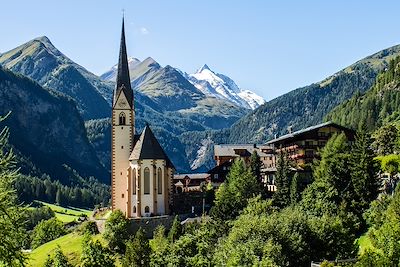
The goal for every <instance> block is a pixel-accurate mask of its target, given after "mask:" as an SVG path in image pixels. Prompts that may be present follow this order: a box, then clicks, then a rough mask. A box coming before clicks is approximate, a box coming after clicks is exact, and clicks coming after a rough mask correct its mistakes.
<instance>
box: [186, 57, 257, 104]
mask: <svg viewBox="0 0 400 267" xmlns="http://www.w3.org/2000/svg"><path fill="white" fill-rule="evenodd" d="M181 73H182V72H181ZM183 75H184V77H185V78H186V79H188V80H189V81H190V82H191V83H192V84H193V85H194V86H195V87H196V88H197V89H199V90H200V91H201V92H203V93H204V94H205V95H209V96H214V97H217V98H221V99H226V100H228V101H230V102H233V103H235V104H237V105H239V106H242V107H244V108H248V109H255V108H257V107H258V106H260V105H262V104H264V103H265V100H264V99H263V98H262V97H261V96H259V95H257V94H255V93H254V92H251V91H249V90H243V89H241V88H239V86H237V84H236V83H235V82H234V81H233V80H232V79H231V78H229V77H228V76H226V75H223V74H219V73H215V72H214V71H212V70H211V69H210V67H208V66H207V64H204V65H203V66H202V67H201V68H200V69H199V70H198V71H197V72H196V73H193V74H187V73H183Z"/></svg>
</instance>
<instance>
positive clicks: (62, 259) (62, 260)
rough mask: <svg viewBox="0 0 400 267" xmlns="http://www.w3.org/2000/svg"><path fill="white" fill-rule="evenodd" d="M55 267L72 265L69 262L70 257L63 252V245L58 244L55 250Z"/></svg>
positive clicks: (69, 266)
mask: <svg viewBox="0 0 400 267" xmlns="http://www.w3.org/2000/svg"><path fill="white" fill-rule="evenodd" d="M52 266H53V267H72V265H71V264H70V263H69V262H68V258H67V257H66V256H65V255H64V254H63V252H62V250H61V247H60V246H57V248H56V249H55V251H54V257H53V265H52Z"/></svg>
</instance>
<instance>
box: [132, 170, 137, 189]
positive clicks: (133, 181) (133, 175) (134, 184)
mask: <svg viewBox="0 0 400 267" xmlns="http://www.w3.org/2000/svg"><path fill="white" fill-rule="evenodd" d="M132 172H133V173H132V194H133V195H136V169H133V170H132Z"/></svg>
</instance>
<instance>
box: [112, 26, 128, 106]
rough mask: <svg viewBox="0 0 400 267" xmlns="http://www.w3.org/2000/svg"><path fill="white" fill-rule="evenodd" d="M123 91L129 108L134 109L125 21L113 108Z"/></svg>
mask: <svg viewBox="0 0 400 267" xmlns="http://www.w3.org/2000/svg"><path fill="white" fill-rule="evenodd" d="M121 91H123V92H124V94H125V96H126V98H127V101H128V104H129V106H130V107H131V108H133V90H132V88H131V79H130V77H129V67H128V55H127V53H126V44H125V26H124V19H122V32H121V44H120V49H119V60H118V72H117V85H116V88H115V90H114V96H113V107H114V106H115V103H116V101H117V99H118V96H119V95H120V93H121Z"/></svg>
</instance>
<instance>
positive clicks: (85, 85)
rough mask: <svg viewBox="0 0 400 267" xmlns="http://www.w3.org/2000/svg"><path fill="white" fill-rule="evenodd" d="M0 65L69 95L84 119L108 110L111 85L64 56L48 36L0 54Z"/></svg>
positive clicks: (105, 113) (103, 113)
mask: <svg viewBox="0 0 400 267" xmlns="http://www.w3.org/2000/svg"><path fill="white" fill-rule="evenodd" d="M0 65H2V66H3V67H4V68H7V69H10V70H11V71H13V72H15V73H19V74H22V75H24V76H27V77H29V78H31V79H33V80H35V81H36V82H38V83H39V84H40V85H42V86H43V87H46V88H51V89H54V90H56V91H58V92H61V93H63V94H65V95H68V96H70V97H71V98H72V99H73V100H74V101H75V102H76V103H77V107H78V109H79V112H80V113H81V114H82V116H83V118H84V119H95V118H103V117H106V116H108V115H109V113H110V111H109V104H108V103H107V100H109V101H110V100H111V94H110V92H109V86H110V85H109V84H108V83H106V82H103V81H99V80H98V79H97V78H96V76H95V75H94V74H92V73H90V72H88V71H87V70H85V69H83V68H82V67H81V66H79V65H78V64H76V63H74V62H73V61H72V60H70V59H69V58H68V57H66V56H65V55H64V54H63V53H61V52H60V51H59V50H57V48H55V47H54V45H53V44H52V43H51V42H50V40H49V39H48V38H47V37H39V38H36V39H33V40H31V41H29V42H27V43H25V44H23V45H21V46H18V47H17V48H15V49H12V50H10V51H8V52H6V53H3V54H1V55H0Z"/></svg>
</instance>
